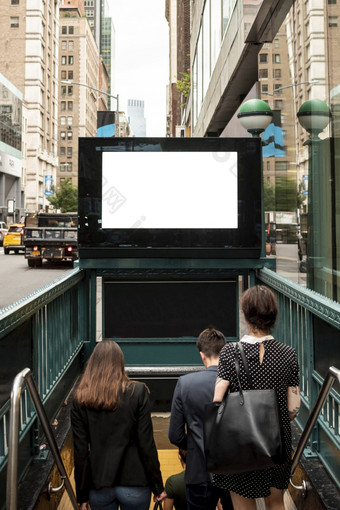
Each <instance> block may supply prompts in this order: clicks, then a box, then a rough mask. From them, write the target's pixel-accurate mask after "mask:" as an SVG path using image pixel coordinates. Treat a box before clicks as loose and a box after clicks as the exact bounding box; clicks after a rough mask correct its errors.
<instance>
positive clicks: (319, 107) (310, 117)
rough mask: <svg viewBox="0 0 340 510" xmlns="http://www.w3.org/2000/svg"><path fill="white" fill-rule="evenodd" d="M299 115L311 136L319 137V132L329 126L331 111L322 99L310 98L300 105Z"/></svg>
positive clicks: (302, 124) (301, 122)
mask: <svg viewBox="0 0 340 510" xmlns="http://www.w3.org/2000/svg"><path fill="white" fill-rule="evenodd" d="M297 117H298V119H299V122H300V124H301V126H302V127H303V128H304V129H305V130H306V131H308V133H309V134H310V135H311V138H317V136H318V134H319V133H321V132H322V131H323V130H324V129H325V128H326V127H327V126H328V123H329V120H330V117H331V111H330V109H329V107H328V105H327V104H326V103H325V102H324V101H321V99H309V100H308V101H305V102H304V103H303V104H302V105H301V106H300V109H299V111H298V113H297Z"/></svg>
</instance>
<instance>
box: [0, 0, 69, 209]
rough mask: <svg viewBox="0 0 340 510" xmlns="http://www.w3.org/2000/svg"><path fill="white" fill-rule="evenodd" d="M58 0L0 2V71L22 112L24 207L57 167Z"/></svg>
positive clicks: (39, 201)
mask: <svg viewBox="0 0 340 510" xmlns="http://www.w3.org/2000/svg"><path fill="white" fill-rule="evenodd" d="M58 36H59V2H58V1H57V0H46V1H45V2H32V1H27V2H20V1H19V0H12V1H11V2H0V45H1V49H2V50H1V52H0V72H1V73H2V74H3V75H4V76H6V77H7V78H8V79H10V81H11V82H12V83H13V85H14V86H15V87H16V88H17V89H18V90H19V91H20V92H21V93H22V95H23V101H24V104H25V107H26V111H27V118H26V126H25V144H26V151H25V153H24V160H23V167H24V169H25V174H24V183H25V207H26V210H27V211H37V210H39V209H41V208H42V207H43V204H44V182H45V177H46V176H51V178H52V179H53V181H54V182H55V176H56V169H57V165H58V154H57V131H58V119H57V115H58Z"/></svg>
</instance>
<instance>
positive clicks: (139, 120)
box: [127, 99, 146, 136]
mask: <svg viewBox="0 0 340 510" xmlns="http://www.w3.org/2000/svg"><path fill="white" fill-rule="evenodd" d="M127 114H128V119H129V123H130V126H131V128H132V131H133V136H146V121H145V117H144V101H141V100H139V99H129V100H128V107H127Z"/></svg>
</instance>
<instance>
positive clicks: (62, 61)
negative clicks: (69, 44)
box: [61, 55, 67, 66]
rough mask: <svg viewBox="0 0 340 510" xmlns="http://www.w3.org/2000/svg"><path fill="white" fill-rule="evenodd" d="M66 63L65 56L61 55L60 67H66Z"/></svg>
mask: <svg viewBox="0 0 340 510" xmlns="http://www.w3.org/2000/svg"><path fill="white" fill-rule="evenodd" d="M66 62H67V60H66V56H65V55H62V57H61V65H62V66H65V65H66Z"/></svg>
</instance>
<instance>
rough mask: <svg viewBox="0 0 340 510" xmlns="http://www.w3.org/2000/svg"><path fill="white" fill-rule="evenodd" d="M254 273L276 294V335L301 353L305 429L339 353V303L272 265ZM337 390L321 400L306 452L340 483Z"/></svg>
mask: <svg viewBox="0 0 340 510" xmlns="http://www.w3.org/2000/svg"><path fill="white" fill-rule="evenodd" d="M256 276H257V283H262V284H265V285H267V286H268V287H270V288H271V289H272V290H273V291H274V292H275V294H276V296H277V299H278V305H279V319H278V323H277V326H276V328H275V337H276V338H277V339H278V340H281V341H283V342H285V343H287V344H289V345H291V346H292V347H294V348H295V349H296V351H297V354H298V359H299V364H300V387H301V398H302V406H301V411H300V415H299V418H298V419H297V423H298V425H299V427H300V428H301V429H303V428H304V427H305V425H306V422H307V419H308V416H309V414H310V411H311V409H312V407H313V405H314V403H315V402H316V400H317V396H318V394H319V392H320V389H321V386H322V384H323V382H324V378H325V377H326V374H327V370H328V368H329V367H330V366H332V365H334V364H335V360H336V356H338V349H337V348H336V346H337V345H339V341H338V338H339V335H340V332H339V330H340V304H339V303H335V302H334V301H332V300H330V299H328V298H325V297H324V296H322V295H321V294H318V293H316V292H313V291H311V290H308V289H305V288H304V287H302V286H301V285H298V284H295V283H294V282H292V281H290V280H288V279H286V278H284V277H281V276H280V275H278V274H276V273H274V272H273V271H270V270H268V269H262V270H259V271H258V272H257V275H256ZM336 368H338V369H340V367H339V366H338V367H336ZM337 390H339V387H338V386H337V387H336V388H332V389H331V391H330V393H329V395H328V397H327V399H326V401H325V404H324V405H323V408H322V411H321V413H320V416H319V419H318V421H317V423H316V426H315V427H314V429H313V431H312V434H311V437H310V442H309V447H308V450H307V451H306V454H308V456H312V455H316V456H318V457H319V458H320V460H321V462H322V463H323V465H324V466H325V468H326V470H327V471H328V473H329V474H330V476H331V477H332V479H333V480H334V482H335V483H336V485H337V486H338V487H339V488H340V457H339V449H340V429H339V421H340V395H339V392H338V391H337Z"/></svg>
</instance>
